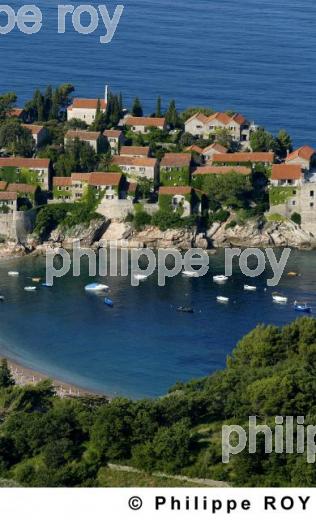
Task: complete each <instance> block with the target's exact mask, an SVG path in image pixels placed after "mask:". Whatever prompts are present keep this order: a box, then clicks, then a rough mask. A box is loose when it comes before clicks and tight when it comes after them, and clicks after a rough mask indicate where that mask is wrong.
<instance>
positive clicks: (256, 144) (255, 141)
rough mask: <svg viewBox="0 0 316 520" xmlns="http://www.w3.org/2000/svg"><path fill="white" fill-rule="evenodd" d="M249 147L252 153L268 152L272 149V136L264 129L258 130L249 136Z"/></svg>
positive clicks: (273, 143)
mask: <svg viewBox="0 0 316 520" xmlns="http://www.w3.org/2000/svg"><path fill="white" fill-rule="evenodd" d="M250 145H251V149H252V151H253V152H269V151H270V150H273V149H274V145H275V142H274V138H273V135H272V134H270V133H269V132H267V131H266V130H265V129H264V128H258V129H257V130H256V131H255V132H252V133H251V134H250Z"/></svg>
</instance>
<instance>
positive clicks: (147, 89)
mask: <svg viewBox="0 0 316 520" xmlns="http://www.w3.org/2000/svg"><path fill="white" fill-rule="evenodd" d="M122 1H123V0H122ZM35 3H36V4H37V5H38V6H39V7H40V8H41V9H42V12H43V18H44V22H43V29H42V31H41V32H40V33H39V34H37V35H33V36H26V35H23V34H21V33H20V32H18V30H14V31H13V32H12V33H11V34H8V35H7V36H0V63H1V72H0V91H8V90H10V91H16V92H17V94H18V96H19V104H22V103H23V102H24V101H25V100H27V99H28V98H29V97H30V96H31V95H32V92H33V91H34V89H35V88H37V87H41V88H44V87H45V86H46V85H47V84H49V83H51V84H53V85H57V84H58V83H64V82H71V83H73V84H74V85H75V86H76V94H77V95H78V96H82V97H84V96H85V97H87V96H93V97H99V96H102V95H103V92H104V85H105V84H109V85H110V87H111V89H112V90H113V91H116V92H118V91H121V92H122V93H123V96H124V99H125V103H126V104H129V103H130V102H131V100H132V99H133V98H134V97H135V96H139V97H140V98H141V100H142V102H143V104H144V107H145V110H146V111H147V112H148V113H150V112H152V111H153V110H154V107H155V102H156V98H157V96H158V95H161V96H162V98H163V100H164V103H165V104H167V102H168V100H169V99H171V98H175V99H176V100H177V103H178V107H179V108H180V109H183V108H185V107H187V106H192V105H193V106H194V105H195V106H196V105H197V106H198V105H202V106H210V107H213V108H214V109H216V110H227V109H230V110H232V109H234V110H236V111H240V112H242V113H244V114H245V115H246V116H248V118H249V119H251V120H255V121H256V122H257V123H260V124H262V125H264V126H266V127H267V128H268V129H269V130H270V131H273V132H276V131H277V130H278V129H279V128H282V127H283V128H286V129H287V130H288V131H289V132H290V134H291V135H292V137H293V139H294V141H295V144H296V145H301V144H304V143H308V144H311V145H314V146H316V132H315V128H316V102H315V100H316V52H315V51H316V31H315V21H316V4H315V1H314V0H279V1H275V0H261V1H260V2H259V1H258V0H243V1H242V2H238V1H236V0H194V1H191V0H173V1H170V0H124V5H125V11H124V14H123V16H122V19H121V22H120V24H119V26H118V30H117V33H116V35H115V37H114V39H113V41H112V43H111V44H109V45H101V44H100V43H99V37H100V35H103V34H104V31H101V30H100V31H99V32H97V33H96V34H95V35H90V36H82V35H79V34H76V33H75V32H74V30H73V29H72V27H71V26H70V25H69V23H68V24H67V32H66V34H64V35H61V34H60V35H58V34H57V16H56V13H57V2H56V1H55V0H54V1H53V0H49V1H47V0H37V1H36V2H35ZM72 3H73V4H74V5H79V4H80V3H81V2H77V1H74V2H72ZM85 3H87V2H85ZM90 3H91V4H94V5H98V4H99V3H100V2H95V1H91V2H90ZM105 3H106V5H107V6H108V7H109V9H110V11H111V13H112V12H113V10H114V7H115V5H116V2H114V1H113V0H111V1H108V2H105ZM22 4H23V2H21V1H20V0H19V1H18V0H13V1H12V2H10V5H11V6H12V7H14V8H17V7H20V6H21V5H22ZM0 23H3V18H1V17H0ZM221 255H222V253H219V254H218V255H217V256H216V257H212V259H211V262H212V264H213V267H214V269H215V271H216V272H222V270H223V258H222V256H221ZM291 263H292V265H291V268H292V269H294V270H300V271H301V272H302V277H300V278H297V279H293V280H292V279H287V278H284V279H283V281H282V283H281V288H282V290H284V292H286V293H287V294H288V295H289V297H290V299H291V301H293V300H294V299H295V298H296V297H302V298H304V299H306V300H307V301H311V303H313V304H314V306H315V308H316V296H315V290H316V265H315V253H308V252H304V253H293V256H292V259H291ZM15 267H16V268H17V269H18V270H19V271H20V272H21V275H20V277H19V278H18V279H13V278H9V277H8V276H7V271H8V270H9V269H13V268H15ZM43 273H44V264H43V261H42V260H41V259H32V258H27V259H23V260H16V261H11V262H1V263H0V274H1V278H0V289H1V293H3V294H4V295H5V296H6V303H4V304H3V305H1V307H0V342H1V349H2V351H3V352H5V353H7V354H10V355H11V357H13V358H15V359H16V360H17V361H20V362H22V363H25V364H26V365H28V366H30V367H33V368H37V369H40V370H42V371H45V372H47V373H48V374H50V375H52V376H57V377H59V378H64V379H65V380H67V381H70V382H72V383H75V384H78V385H82V386H85V387H88V388H91V389H93V390H99V391H103V392H107V393H110V394H116V393H117V394H124V395H129V396H133V397H139V396H155V395H161V394H162V393H164V392H165V391H166V390H167V389H168V387H169V386H170V385H172V384H174V383H175V382H176V381H177V380H188V379H190V378H193V377H200V376H204V375H206V374H208V373H210V372H212V371H214V370H216V369H218V368H220V367H223V366H224V364H225V359H226V355H227V354H228V353H229V352H230V351H231V349H232V348H233V346H234V345H235V343H236V342H237V341H238V340H239V339H240V338H241V337H242V336H243V334H245V333H246V332H248V331H249V330H250V329H251V328H252V327H254V326H255V325H256V324H257V323H258V322H266V323H276V324H283V323H286V322H289V321H291V320H292V319H293V318H294V317H295V316H294V313H293V310H292V307H291V306H290V305H288V306H285V307H282V306H277V307H276V306H275V305H273V304H272V302H271V290H268V291H267V292H265V291H264V287H265V280H264V279H261V281H260V282H258V285H259V286H260V287H259V289H258V292H257V293H255V294H246V293H245V292H244V291H243V290H242V286H243V284H244V282H245V280H244V279H243V277H241V275H240V274H239V273H236V274H235V276H234V278H233V280H232V281H230V282H229V283H228V284H227V285H226V286H225V287H223V288H222V289H218V288H217V287H216V286H214V284H213V283H212V279H211V276H209V277H208V278H205V279H201V280H186V279H183V278H182V277H181V276H179V277H177V278H175V279H173V280H171V281H169V282H168V284H167V286H166V287H165V288H157V286H156V284H155V280H154V279H153V280H149V281H148V282H147V283H145V284H143V285H142V286H141V287H139V288H131V287H130V285H129V283H128V281H127V280H126V279H113V280H110V281H108V284H109V285H110V286H111V295H112V298H113V299H114V301H115V307H114V309H113V310H111V309H108V308H106V307H105V306H104V304H103V302H102V299H100V298H98V297H93V296H88V295H87V294H85V292H84V290H83V287H84V285H85V283H86V282H87V280H88V278H87V275H85V274H83V276H82V277H81V278H80V279H73V278H72V277H68V278H66V279H64V280H58V281H57V284H56V286H55V287H54V289H53V290H45V289H41V290H39V291H38V292H37V293H35V294H30V293H26V292H24V290H23V287H24V285H27V284H28V283H29V282H30V278H29V277H30V276H32V275H38V274H41V275H43ZM219 291H220V292H221V293H224V295H226V294H227V295H229V296H230V297H231V303H230V304H229V305H228V306H221V305H218V304H217V303H216V300H215V299H216V295H217V294H218V292H219ZM183 304H190V305H193V306H194V308H195V309H196V313H195V314H194V315H181V314H178V313H177V312H176V311H175V308H174V307H175V306H177V305H183Z"/></svg>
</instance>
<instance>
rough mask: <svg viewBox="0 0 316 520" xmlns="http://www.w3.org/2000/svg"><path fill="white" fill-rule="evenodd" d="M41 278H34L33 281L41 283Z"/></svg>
mask: <svg viewBox="0 0 316 520" xmlns="http://www.w3.org/2000/svg"><path fill="white" fill-rule="evenodd" d="M40 281H41V279H40V278H32V282H35V283H40Z"/></svg>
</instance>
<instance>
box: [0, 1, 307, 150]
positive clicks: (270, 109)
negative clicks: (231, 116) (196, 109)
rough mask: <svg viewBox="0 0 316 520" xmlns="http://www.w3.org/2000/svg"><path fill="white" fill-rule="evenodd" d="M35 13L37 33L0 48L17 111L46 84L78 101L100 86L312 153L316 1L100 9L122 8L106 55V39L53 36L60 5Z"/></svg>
mask: <svg viewBox="0 0 316 520" xmlns="http://www.w3.org/2000/svg"><path fill="white" fill-rule="evenodd" d="M24 3H25V2H23V1H21V0H13V1H12V2H10V5H11V6H12V7H14V8H16V10H17V8H18V7H20V6H21V5H22V4H24ZM35 3H36V5H38V6H39V7H40V8H41V9H42V12H43V29H42V31H41V32H40V33H38V34H37V35H33V36H25V35H23V34H21V33H20V32H19V31H18V30H17V29H16V30H14V32H12V33H10V34H9V35H7V36H1V40H0V63H1V65H2V67H1V79H0V91H6V90H13V91H16V92H17V93H18V95H19V97H20V102H23V101H25V100H26V99H28V98H29V97H30V95H31V93H32V92H33V90H34V89H35V88H36V87H38V86H39V87H44V86H46V85H47V84H48V83H52V84H54V85H56V84H57V83H60V82H71V83H73V84H75V85H76V87H77V95H80V96H102V95H103V92H104V84H105V83H108V84H109V85H110V86H111V88H112V89H113V90H114V91H122V93H123V95H124V98H125V101H126V103H129V102H130V101H131V99H132V98H134V97H135V96H136V95H139V96H140V97H141V99H142V101H143V103H144V106H145V108H146V110H147V111H148V112H151V111H153V110H154V107H155V100H156V97H157V95H159V94H160V95H161V96H162V97H163V99H164V101H165V103H166V102H167V101H168V100H169V99H170V98H176V99H177V101H178V105H179V107H180V108H184V107H186V106H192V105H193V106H194V105H205V106H211V107H214V108H215V109H217V110H227V109H235V110H238V111H241V112H243V113H244V114H245V115H247V116H248V117H249V118H250V119H255V120H256V121H257V122H259V123H260V124H263V125H265V126H266V127H267V128H268V129H270V130H271V131H276V130H277V129H279V128H280V127H285V128H286V129H287V130H288V131H289V132H290V133H291V134H292V136H293V138H294V140H295V143H296V144H297V145H301V144H303V143H308V144H311V145H314V146H316V135H315V120H316V103H315V93H316V66H315V65H316V52H315V50H316V31H315V21H316V4H315V1H314V0H279V1H278V2H276V1H275V0H261V1H260V2H259V1H258V0H243V1H242V2H238V1H236V0H194V2H192V1H191V0H173V1H172V2H170V1H169V0H124V2H116V1H114V0H108V1H107V2H103V4H106V5H107V6H108V8H109V10H110V12H111V13H112V12H113V11H114V8H115V6H116V4H117V3H123V4H124V5H125V11H124V14H123V16H122V19H121V22H120V24H119V27H118V31H117V33H116V35H115V38H114V40H113V41H112V43H111V44H109V45H101V44H100V43H99V37H100V35H104V34H105V30H103V31H101V30H100V31H99V32H97V33H96V34H95V35H88V36H83V35H79V34H76V33H75V32H74V30H73V29H72V26H71V25H70V24H68V26H67V32H66V34H64V35H62V34H57V17H56V16H57V15H56V13H57V4H58V3H61V2H57V1H56V0H50V1H49V2H48V1H47V0H37V2H35ZM82 3H84V2H78V1H73V2H72V4H74V5H78V4H82ZM85 3H90V4H92V5H98V4H99V3H102V2H96V1H95V0H90V1H89V2H85ZM0 21H1V17H0ZM3 24H4V21H3Z"/></svg>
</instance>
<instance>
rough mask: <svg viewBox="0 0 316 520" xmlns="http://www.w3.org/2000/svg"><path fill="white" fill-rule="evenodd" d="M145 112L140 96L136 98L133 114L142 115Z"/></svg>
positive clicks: (135, 115)
mask: <svg viewBox="0 0 316 520" xmlns="http://www.w3.org/2000/svg"><path fill="white" fill-rule="evenodd" d="M143 114H144V112H143V107H142V105H141V102H140V100H139V98H138V97H137V98H135V99H134V102H133V106H132V115H133V116H134V117H142V116H143Z"/></svg>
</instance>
